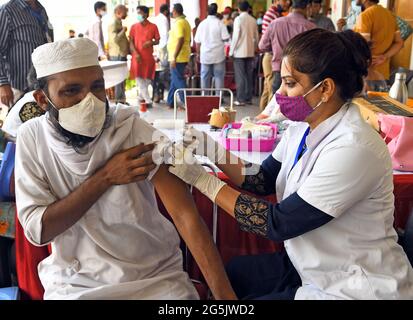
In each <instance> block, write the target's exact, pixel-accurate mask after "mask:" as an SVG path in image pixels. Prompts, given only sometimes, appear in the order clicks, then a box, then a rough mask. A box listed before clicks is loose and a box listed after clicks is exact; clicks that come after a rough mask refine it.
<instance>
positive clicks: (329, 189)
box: [297, 145, 386, 218]
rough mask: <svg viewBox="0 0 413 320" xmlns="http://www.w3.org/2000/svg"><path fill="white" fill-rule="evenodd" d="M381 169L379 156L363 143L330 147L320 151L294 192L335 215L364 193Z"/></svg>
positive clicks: (369, 190) (374, 183)
mask: <svg viewBox="0 0 413 320" xmlns="http://www.w3.org/2000/svg"><path fill="white" fill-rule="evenodd" d="M385 170H386V169H385V166H384V164H383V159H379V158H378V157H377V156H376V155H375V154H374V153H373V152H372V151H371V150H368V149H367V148H365V147H355V146H354V145H349V146H340V147H334V148H331V149H329V150H326V151H323V152H322V153H321V154H320V156H319V158H318V160H317V162H316V164H315V165H314V168H313V170H312V172H311V174H310V175H309V176H308V177H307V179H306V180H305V182H304V184H303V185H302V186H301V187H300V188H299V189H298V191H297V193H298V195H299V196H300V197H301V198H302V199H303V200H304V201H306V202H308V203H309V204H311V205H312V206H314V207H316V208H317V209H319V210H321V211H323V212H325V213H327V214H328V215H330V216H333V217H336V218H337V217H338V216H340V215H341V214H342V213H343V212H345V211H347V210H348V209H349V208H351V207H352V206H353V205H354V204H355V203H357V202H358V201H360V200H363V199H365V198H366V197H368V196H369V195H370V194H371V193H372V192H373V191H374V188H377V186H378V185H379V183H380V179H381V177H383V175H385Z"/></svg>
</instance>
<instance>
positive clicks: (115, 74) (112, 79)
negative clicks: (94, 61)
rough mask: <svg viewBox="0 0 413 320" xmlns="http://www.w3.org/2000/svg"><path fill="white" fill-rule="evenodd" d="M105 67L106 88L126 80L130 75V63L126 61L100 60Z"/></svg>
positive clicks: (103, 67)
mask: <svg viewBox="0 0 413 320" xmlns="http://www.w3.org/2000/svg"><path fill="white" fill-rule="evenodd" d="M99 64H100V66H101V67H102V69H103V78H104V79H105V89H109V88H112V87H114V86H116V85H117V84H119V83H122V82H123V81H125V79H126V78H127V77H128V76H129V68H128V63H127V62H126V61H108V60H103V61H100V62H99Z"/></svg>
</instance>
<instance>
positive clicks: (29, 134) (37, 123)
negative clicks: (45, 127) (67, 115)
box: [17, 115, 46, 141]
mask: <svg viewBox="0 0 413 320" xmlns="http://www.w3.org/2000/svg"><path fill="white" fill-rule="evenodd" d="M45 117H46V116H45V115H43V116H41V117H37V118H33V119H30V120H28V121H26V122H24V123H23V124H22V125H21V126H20V127H19V129H18V130H17V136H18V138H17V139H18V140H19V139H23V140H28V139H32V140H33V141H36V140H37V137H38V135H39V132H40V129H41V128H42V123H43V121H45V119H46V118H45Z"/></svg>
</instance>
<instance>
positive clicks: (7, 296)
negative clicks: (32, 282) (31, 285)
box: [0, 287, 20, 301]
mask: <svg viewBox="0 0 413 320" xmlns="http://www.w3.org/2000/svg"><path fill="white" fill-rule="evenodd" d="M19 299H20V294H19V288H18V287H10V288H0V301H1V300H19Z"/></svg>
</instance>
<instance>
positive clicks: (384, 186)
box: [273, 104, 413, 299]
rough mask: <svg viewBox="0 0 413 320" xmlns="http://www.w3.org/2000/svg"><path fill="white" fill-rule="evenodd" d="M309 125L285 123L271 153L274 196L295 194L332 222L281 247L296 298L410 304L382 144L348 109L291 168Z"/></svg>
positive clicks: (314, 137) (412, 287) (316, 133)
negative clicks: (275, 164)
mask: <svg viewBox="0 0 413 320" xmlns="http://www.w3.org/2000/svg"><path fill="white" fill-rule="evenodd" d="M307 128H308V124H307V123H304V122H301V123H295V124H292V125H290V127H289V128H288V129H287V131H286V133H285V134H284V136H283V138H282V140H281V142H280V144H279V145H278V146H277V148H276V150H275V151H274V153H273V157H274V158H275V159H276V160H278V161H279V162H282V168H281V171H280V173H279V175H278V178H277V182H276V190H277V198H278V199H280V200H282V199H285V198H287V197H288V196H290V195H291V194H293V193H295V192H297V193H298V195H299V196H300V197H301V198H302V199H303V200H304V201H306V202H308V203H309V204H311V205H312V206H314V207H316V208H318V209H319V210H321V211H323V212H325V213H327V214H328V215H331V216H333V217H334V219H333V220H331V221H330V222H329V223H327V224H325V225H323V226H321V227H320V228H317V229H315V230H312V231H310V232H307V233H305V234H303V235H301V236H299V237H296V238H293V239H290V240H287V241H285V243H284V244H285V249H286V251H287V253H288V255H289V257H290V259H291V262H292V263H293V265H294V267H295V268H296V269H297V271H298V273H299V274H300V277H301V279H302V287H300V288H299V289H298V291H297V293H296V296H295V298H296V299H413V270H412V267H411V266H410V263H409V261H408V259H407V257H406V255H405V253H404V251H403V249H402V248H401V247H400V246H399V245H398V244H397V234H396V231H395V230H394V228H393V214H394V196H393V172H392V164H391V159H390V156H389V153H388V150H387V147H386V145H385V143H384V142H383V140H382V139H381V137H380V136H379V135H378V134H377V133H376V132H375V131H374V130H373V129H372V128H371V127H370V126H369V125H368V124H366V123H365V122H364V121H363V119H362V118H361V116H360V113H359V110H358V108H357V107H356V106H354V105H351V104H347V105H344V106H343V107H342V108H341V110H340V111H339V112H338V113H336V114H335V115H333V116H332V117H330V118H329V119H327V120H325V121H324V122H323V123H321V124H320V125H319V126H318V127H317V128H316V129H315V130H313V131H312V132H311V133H310V134H309V136H308V137H307V139H306V144H307V148H308V149H307V152H306V153H305V154H304V155H303V156H302V157H301V159H300V160H299V161H298V163H297V164H296V166H295V167H294V169H293V170H291V168H292V166H293V163H294V159H295V155H296V151H297V149H298V146H299V143H300V141H301V139H302V137H303V135H304V132H305V131H306V129H307ZM290 170H291V173H290Z"/></svg>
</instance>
